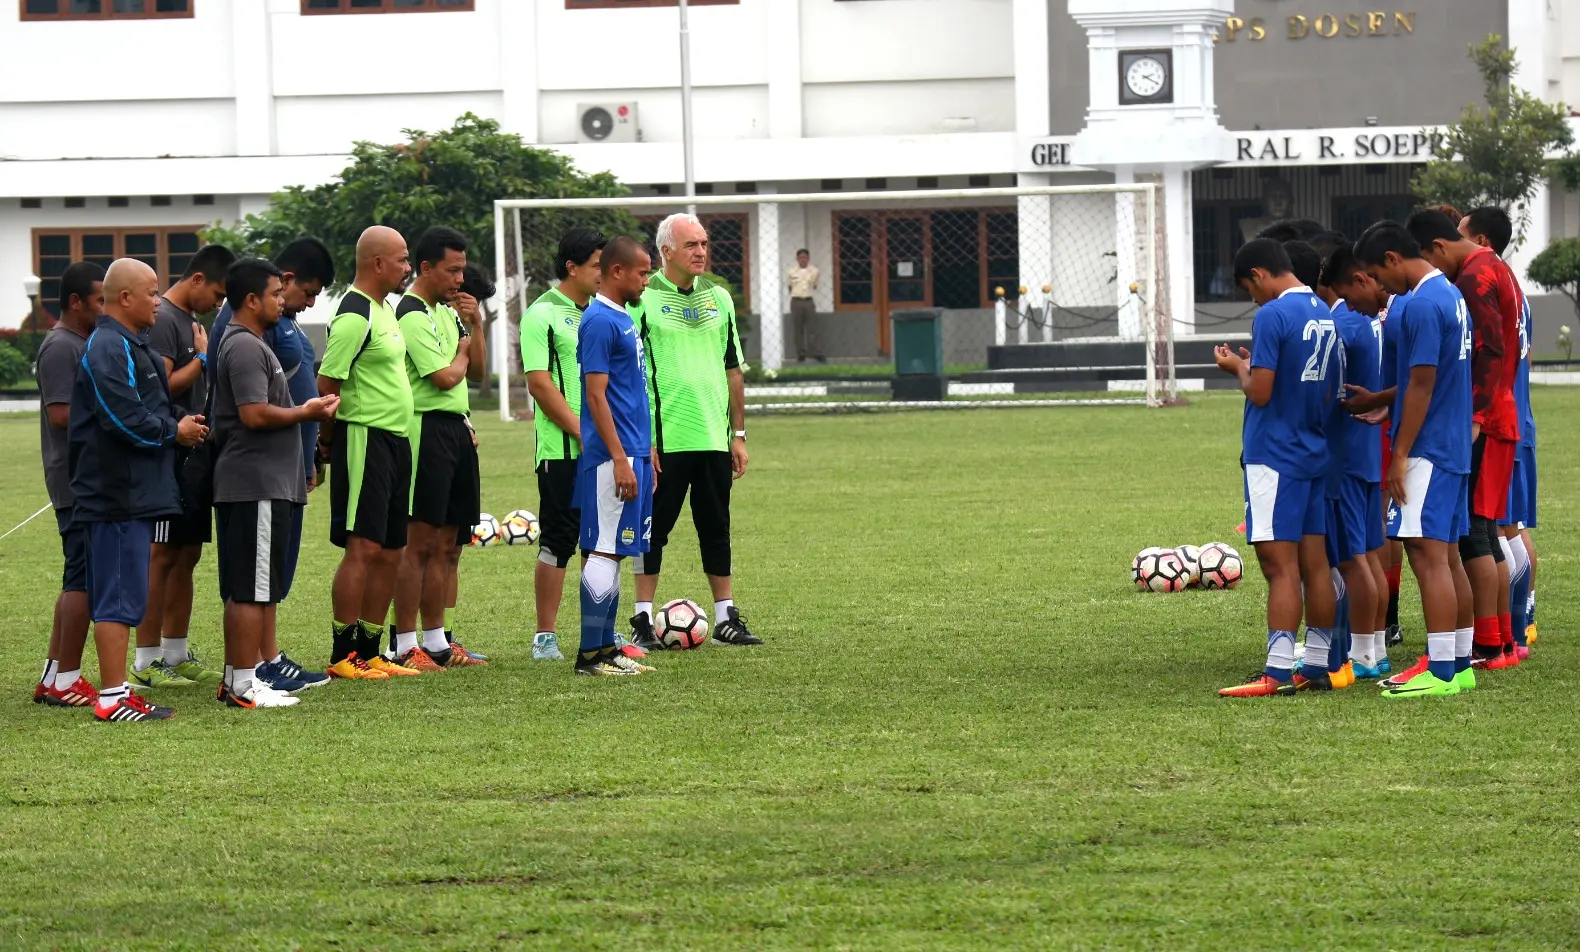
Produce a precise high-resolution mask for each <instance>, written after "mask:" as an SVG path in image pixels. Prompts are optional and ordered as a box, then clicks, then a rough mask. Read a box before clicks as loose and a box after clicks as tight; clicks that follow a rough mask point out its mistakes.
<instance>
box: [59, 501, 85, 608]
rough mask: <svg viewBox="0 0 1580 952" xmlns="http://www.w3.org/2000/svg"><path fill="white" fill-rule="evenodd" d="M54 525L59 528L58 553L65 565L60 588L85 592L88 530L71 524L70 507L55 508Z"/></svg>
mask: <svg viewBox="0 0 1580 952" xmlns="http://www.w3.org/2000/svg"><path fill="white" fill-rule="evenodd" d="M55 527H56V528H57V529H59V530H60V554H61V555H63V556H65V557H66V565H65V567H64V568H62V569H61V572H60V590H61V591H63V592H86V591H87V590H88V530H87V528H86V527H84V526H79V525H73V524H72V522H71V507H70V506H67V507H66V508H64V509H56V510H55Z"/></svg>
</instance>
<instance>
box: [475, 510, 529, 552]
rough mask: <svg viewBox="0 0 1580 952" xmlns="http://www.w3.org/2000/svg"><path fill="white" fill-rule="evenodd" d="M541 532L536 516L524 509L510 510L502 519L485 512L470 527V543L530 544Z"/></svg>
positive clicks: (480, 544)
mask: <svg viewBox="0 0 1580 952" xmlns="http://www.w3.org/2000/svg"><path fill="white" fill-rule="evenodd" d="M542 534H543V527H542V526H541V525H540V524H539V523H538V517H537V516H535V515H533V514H532V513H531V512H529V511H527V510H525V509H512V510H510V512H509V513H508V514H507V515H506V516H505V518H504V520H503V521H501V520H499V519H495V518H494V517H493V516H491V515H489V514H488V513H486V512H485V513H483V515H482V516H481V517H480V518H479V519H478V520H477V525H475V526H473V527H472V544H473V545H478V546H482V545H493V544H494V543H496V542H503V543H505V544H506V545H532V544H533V543H535V542H537V541H538V536H540V535H542Z"/></svg>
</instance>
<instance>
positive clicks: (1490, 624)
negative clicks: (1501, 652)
mask: <svg viewBox="0 0 1580 952" xmlns="http://www.w3.org/2000/svg"><path fill="white" fill-rule="evenodd" d="M1475 645H1476V647H1478V648H1498V649H1501V648H1502V647H1503V634H1502V633H1501V632H1500V631H1499V630H1498V619H1497V617H1496V616H1494V617H1492V618H1478V619H1476V640H1475Z"/></svg>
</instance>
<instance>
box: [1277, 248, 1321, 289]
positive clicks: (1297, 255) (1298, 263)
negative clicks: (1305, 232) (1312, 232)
mask: <svg viewBox="0 0 1580 952" xmlns="http://www.w3.org/2000/svg"><path fill="white" fill-rule="evenodd" d="M1284 254H1287V255H1289V270H1291V271H1293V272H1295V277H1297V278H1299V279H1300V283H1301V284H1304V285H1305V286H1306V287H1308V288H1314V287H1316V286H1317V283H1318V282H1319V281H1321V280H1322V255H1320V254H1318V253H1317V249H1315V248H1313V247H1311V243H1310V242H1306V241H1300V240H1298V239H1297V240H1295V241H1286V242H1284Z"/></svg>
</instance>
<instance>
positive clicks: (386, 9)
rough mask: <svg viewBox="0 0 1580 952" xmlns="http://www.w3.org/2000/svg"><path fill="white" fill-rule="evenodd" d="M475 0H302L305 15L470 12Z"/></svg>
mask: <svg viewBox="0 0 1580 952" xmlns="http://www.w3.org/2000/svg"><path fill="white" fill-rule="evenodd" d="M473 2H474V0H302V12H303V13H425V12H426V13H431V12H434V11H446V10H470V9H472V5H473Z"/></svg>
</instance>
